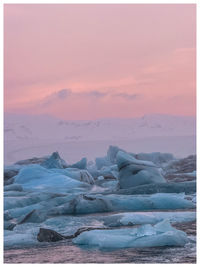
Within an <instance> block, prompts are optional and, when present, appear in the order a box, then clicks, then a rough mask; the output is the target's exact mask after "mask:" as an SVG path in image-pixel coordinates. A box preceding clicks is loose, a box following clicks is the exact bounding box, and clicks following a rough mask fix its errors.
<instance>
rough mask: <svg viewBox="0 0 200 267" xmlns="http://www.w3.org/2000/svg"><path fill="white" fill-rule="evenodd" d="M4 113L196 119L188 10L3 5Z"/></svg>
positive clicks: (192, 13) (191, 12)
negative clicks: (155, 116)
mask: <svg viewBox="0 0 200 267" xmlns="http://www.w3.org/2000/svg"><path fill="white" fill-rule="evenodd" d="M4 106H5V112H10V113H26V114H29V113H30V114H50V115H53V116H56V117H60V118H62V119H96V118H106V117H125V118H126V117H135V116H142V115H144V114H151V113H165V114H175V115H195V114H196V6H195V5H194V4H149V5H148V4H141V5H140V4H130V5H127V4H123V5H118V4H114V5H111V4H106V5H104V4H101V5H97V4H95V5H89V4H87V5H86V4H84V5H81V4H78V5H72V4H64V5H63V4H53V5H51V4H6V5H4Z"/></svg>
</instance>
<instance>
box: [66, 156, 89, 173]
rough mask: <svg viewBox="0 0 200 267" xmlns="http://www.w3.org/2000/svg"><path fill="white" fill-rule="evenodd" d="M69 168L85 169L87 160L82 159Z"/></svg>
mask: <svg viewBox="0 0 200 267" xmlns="http://www.w3.org/2000/svg"><path fill="white" fill-rule="evenodd" d="M69 167H70V168H77V169H81V170H82V169H86V168H87V158H82V159H81V160H80V161H78V162H76V163H74V164H72V165H70V166H69Z"/></svg>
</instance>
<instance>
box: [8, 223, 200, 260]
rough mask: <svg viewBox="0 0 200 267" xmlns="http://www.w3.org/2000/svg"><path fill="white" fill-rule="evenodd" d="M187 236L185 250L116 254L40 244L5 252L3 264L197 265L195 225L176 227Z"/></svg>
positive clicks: (61, 243) (65, 243) (67, 242)
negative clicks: (187, 240)
mask: <svg viewBox="0 0 200 267" xmlns="http://www.w3.org/2000/svg"><path fill="white" fill-rule="evenodd" d="M174 226H175V227H176V228H177V229H179V230H183V231H185V232H186V233H187V234H188V237H189V240H190V242H189V243H187V244H186V245H185V246H184V247H151V248H140V249H135V248H126V249H117V250H116V249H115V250H109V251H108V250H107V251H105V250H99V249H91V248H88V247H86V246H76V245H74V244H73V243H72V242H71V240H64V241H59V242H56V243H43V244H42V243H41V244H38V245H37V246H34V247H29V248H16V249H8V250H5V251H4V263H196V223H195V222H189V223H176V224H174Z"/></svg>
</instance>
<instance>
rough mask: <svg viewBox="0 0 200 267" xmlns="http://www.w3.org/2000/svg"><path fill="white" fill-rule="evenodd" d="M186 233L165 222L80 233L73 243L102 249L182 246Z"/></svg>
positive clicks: (186, 240)
mask: <svg viewBox="0 0 200 267" xmlns="http://www.w3.org/2000/svg"><path fill="white" fill-rule="evenodd" d="M188 241H189V240H188V238H187V235H186V233H184V232H183V231H180V230H177V229H175V228H173V227H172V226H171V225H170V223H169V222H168V221H167V220H165V221H162V222H160V223H158V224H156V225H154V226H151V225H142V226H140V227H138V228H127V229H115V230H91V231H88V232H83V233H81V234H80V235H79V236H78V237H76V238H74V239H73V243H75V244H78V245H87V246H92V247H98V248H100V249H104V248H107V249H108V248H112V249H119V248H130V247H132V248H141V247H160V246H184V245H185V244H186V243H187V242H188Z"/></svg>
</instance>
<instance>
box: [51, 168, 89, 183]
mask: <svg viewBox="0 0 200 267" xmlns="http://www.w3.org/2000/svg"><path fill="white" fill-rule="evenodd" d="M51 171H52V172H55V173H60V174H63V175H66V176H68V177H70V178H72V179H75V180H78V181H80V182H84V183H88V184H91V185H93V184H94V178H93V177H92V175H91V174H90V173H89V172H88V171H87V170H80V169H76V168H66V169H51Z"/></svg>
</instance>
